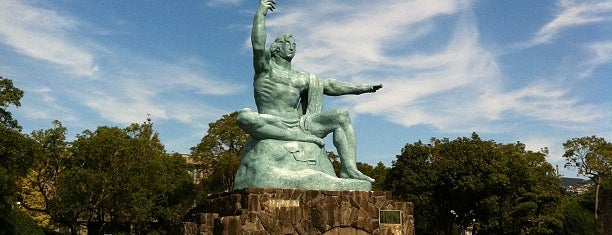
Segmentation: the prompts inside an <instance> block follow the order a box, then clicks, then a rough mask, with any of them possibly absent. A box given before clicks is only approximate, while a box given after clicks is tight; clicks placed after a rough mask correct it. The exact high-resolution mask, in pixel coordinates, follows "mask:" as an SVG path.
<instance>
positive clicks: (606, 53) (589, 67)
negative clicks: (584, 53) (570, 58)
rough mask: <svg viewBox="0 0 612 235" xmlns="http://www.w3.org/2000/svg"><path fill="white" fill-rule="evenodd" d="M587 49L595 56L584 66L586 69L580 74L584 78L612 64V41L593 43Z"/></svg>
mask: <svg viewBox="0 0 612 235" xmlns="http://www.w3.org/2000/svg"><path fill="white" fill-rule="evenodd" d="M586 48H587V50H589V51H590V52H591V53H592V54H593V58H591V59H590V60H588V61H587V62H586V63H585V64H584V67H585V69H584V71H583V72H582V73H581V74H580V77H582V78H585V77H589V76H591V75H592V74H593V72H594V71H595V70H596V69H597V68H598V67H600V66H602V65H606V64H610V62H612V41H605V42H596V43H592V44H589V45H587V46H586Z"/></svg>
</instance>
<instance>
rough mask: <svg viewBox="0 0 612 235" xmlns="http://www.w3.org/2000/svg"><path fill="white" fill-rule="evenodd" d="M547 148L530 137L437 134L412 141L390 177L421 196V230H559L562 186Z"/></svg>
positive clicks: (396, 186)
mask: <svg viewBox="0 0 612 235" xmlns="http://www.w3.org/2000/svg"><path fill="white" fill-rule="evenodd" d="M546 154H547V151H546V150H543V151H541V152H532V151H527V150H525V145H524V144H522V143H515V144H498V143H495V142H494V141H483V140H481V139H480V137H478V135H476V134H475V133H474V134H472V136H471V138H465V137H464V138H458V139H456V140H452V141H451V140H449V139H436V138H432V139H431V140H430V143H429V144H424V143H422V142H421V141H418V142H416V143H414V144H407V145H406V146H405V147H404V149H403V150H402V153H401V155H398V156H397V159H396V161H394V162H393V166H392V167H391V169H390V171H389V173H388V175H387V177H386V183H387V184H388V185H389V186H390V187H391V190H392V192H393V194H394V195H395V196H399V197H401V198H403V199H405V200H407V201H412V202H414V203H415V228H416V231H417V233H419V234H455V233H459V231H461V230H464V229H465V228H467V227H469V226H474V227H475V228H476V229H477V231H478V234H522V233H529V234H554V233H555V232H556V231H559V230H560V229H561V226H562V221H561V218H562V215H561V214H559V213H558V212H559V205H560V200H561V198H562V188H561V182H560V180H559V178H558V177H557V176H556V174H555V171H554V168H553V167H552V166H551V165H550V164H549V163H547V162H546V161H545V156H546Z"/></svg>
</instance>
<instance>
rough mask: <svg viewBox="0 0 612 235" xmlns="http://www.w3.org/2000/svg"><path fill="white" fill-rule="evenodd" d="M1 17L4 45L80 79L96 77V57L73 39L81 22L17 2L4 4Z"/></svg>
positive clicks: (6, 0)
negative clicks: (65, 70)
mask: <svg viewBox="0 0 612 235" xmlns="http://www.w3.org/2000/svg"><path fill="white" fill-rule="evenodd" d="M0 15H2V17H0V43H3V44H5V45H7V46H10V47H12V48H14V49H15V51H17V52H18V53H20V54H22V55H25V56H28V57H31V58H35V59H38V60H42V61H45V62H48V63H51V64H54V65H58V66H61V67H64V68H67V69H68V70H69V71H70V72H71V73H74V74H76V75H79V76H93V75H95V74H96V73H97V72H98V66H97V65H95V64H94V55H93V54H92V53H91V52H90V50H89V49H88V48H86V47H85V46H82V45H83V44H82V43H79V42H76V41H75V40H74V39H73V38H72V36H73V34H71V32H73V31H76V30H77V29H78V26H79V22H78V21H76V20H74V19H72V18H70V17H69V16H65V15H64V14H60V13H58V12H56V11H53V10H48V9H43V8H38V7H35V6H30V5H27V3H26V1H14V0H3V1H2V2H0Z"/></svg>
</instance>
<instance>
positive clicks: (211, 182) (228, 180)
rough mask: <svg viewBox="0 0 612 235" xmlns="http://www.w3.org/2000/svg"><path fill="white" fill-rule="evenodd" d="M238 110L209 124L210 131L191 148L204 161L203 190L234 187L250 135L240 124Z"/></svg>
mask: <svg viewBox="0 0 612 235" xmlns="http://www.w3.org/2000/svg"><path fill="white" fill-rule="evenodd" d="M237 117H238V113H237V112H233V113H231V114H226V115H223V117H221V119H219V120H217V121H215V122H214V123H210V124H208V127H209V128H208V132H207V133H206V135H205V136H204V137H203V138H202V140H201V141H200V143H199V144H198V145H196V146H195V147H192V148H191V155H192V156H193V157H195V158H197V159H199V160H201V161H202V162H203V167H204V169H203V170H204V172H205V174H204V175H205V176H204V180H203V181H202V189H203V193H205V194H207V193H212V192H221V191H226V190H231V189H232V188H233V186H234V177H235V175H236V172H237V171H238V166H239V165H240V158H241V155H242V152H243V148H244V144H245V143H246V141H247V140H248V139H249V138H250V137H249V135H248V134H247V133H246V132H244V131H243V130H242V129H240V127H239V126H238V124H237V123H236V118H237Z"/></svg>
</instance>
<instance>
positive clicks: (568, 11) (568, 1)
mask: <svg viewBox="0 0 612 235" xmlns="http://www.w3.org/2000/svg"><path fill="white" fill-rule="evenodd" d="M558 7H559V8H560V13H559V14H557V15H556V16H555V18H554V19H553V20H551V21H550V22H548V23H547V24H546V25H544V26H543V27H542V28H541V29H540V30H539V31H538V32H537V34H536V35H535V36H534V38H533V39H532V40H531V42H530V43H528V45H527V47H530V46H534V45H539V44H544V43H549V42H550V41H552V40H553V39H554V38H555V37H556V36H557V35H558V34H560V33H561V32H562V31H564V30H566V29H568V28H571V27H577V26H581V25H585V24H591V23H597V22H604V21H611V20H612V2H611V1H600V0H595V1H593V0H589V1H574V0H560V1H559V2H558Z"/></svg>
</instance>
